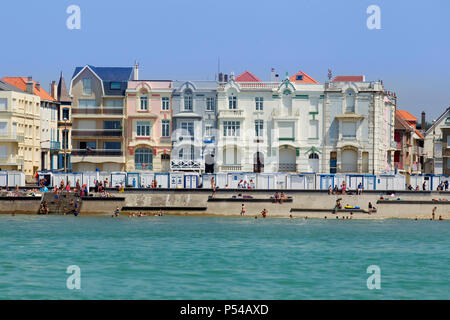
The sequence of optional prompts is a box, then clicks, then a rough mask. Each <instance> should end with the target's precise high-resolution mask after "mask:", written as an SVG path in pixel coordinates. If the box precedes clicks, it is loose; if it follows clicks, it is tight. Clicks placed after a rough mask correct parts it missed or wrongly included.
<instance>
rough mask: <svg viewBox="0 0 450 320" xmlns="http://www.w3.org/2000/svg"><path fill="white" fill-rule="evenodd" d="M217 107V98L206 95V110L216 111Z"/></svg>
mask: <svg viewBox="0 0 450 320" xmlns="http://www.w3.org/2000/svg"><path fill="white" fill-rule="evenodd" d="M215 108H216V98H215V97H206V111H214V109H215Z"/></svg>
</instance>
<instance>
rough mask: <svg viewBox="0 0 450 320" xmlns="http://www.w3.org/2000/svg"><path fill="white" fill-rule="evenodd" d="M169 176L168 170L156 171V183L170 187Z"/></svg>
mask: <svg viewBox="0 0 450 320" xmlns="http://www.w3.org/2000/svg"><path fill="white" fill-rule="evenodd" d="M169 178H170V175H169V173H168V172H161V173H155V179H156V185H157V187H158V188H169Z"/></svg>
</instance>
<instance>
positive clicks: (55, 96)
mask: <svg viewBox="0 0 450 320" xmlns="http://www.w3.org/2000/svg"><path fill="white" fill-rule="evenodd" d="M50 92H51V95H52V97H53V99H55V100H58V87H57V85H56V81H52V83H51V84H50Z"/></svg>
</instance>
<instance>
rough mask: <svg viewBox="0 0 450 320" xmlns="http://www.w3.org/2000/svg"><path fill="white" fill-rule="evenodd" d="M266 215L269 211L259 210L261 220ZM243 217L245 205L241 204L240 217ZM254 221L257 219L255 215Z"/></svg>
mask: <svg viewBox="0 0 450 320" xmlns="http://www.w3.org/2000/svg"><path fill="white" fill-rule="evenodd" d="M267 213H269V211H268V210H267V209H266V208H264V209H262V210H261V213H260V214H261V216H262V217H263V218H265V217H267ZM244 215H245V204H242V205H241V216H244ZM255 219H258V215H255Z"/></svg>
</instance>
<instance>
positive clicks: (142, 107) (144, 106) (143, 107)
mask: <svg viewBox="0 0 450 320" xmlns="http://www.w3.org/2000/svg"><path fill="white" fill-rule="evenodd" d="M140 101H141V104H140V110H141V111H147V110H148V98H147V97H145V96H144V97H141V99H140Z"/></svg>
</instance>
